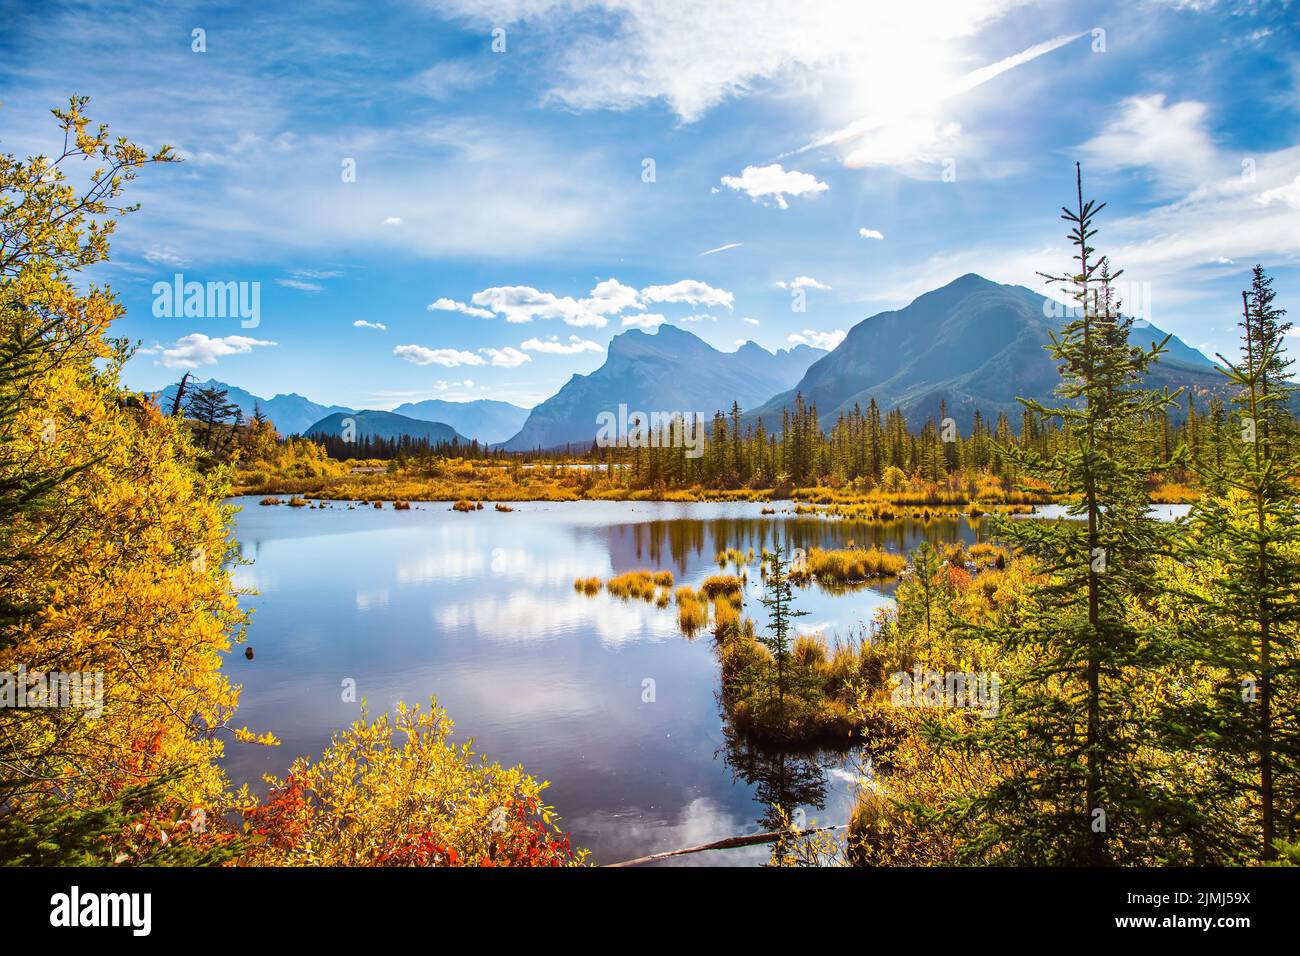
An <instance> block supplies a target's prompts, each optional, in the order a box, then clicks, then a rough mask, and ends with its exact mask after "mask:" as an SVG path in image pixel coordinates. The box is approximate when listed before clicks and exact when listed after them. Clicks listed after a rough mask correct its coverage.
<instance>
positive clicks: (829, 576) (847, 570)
mask: <svg viewBox="0 0 1300 956" xmlns="http://www.w3.org/2000/svg"><path fill="white" fill-rule="evenodd" d="M905 567H907V558H905V557H903V555H901V554H892V553H890V552H888V551H881V550H880V549H879V548H845V549H823V548H812V549H810V550H809V551H808V555H807V558H806V560H805V561H804V563H803V564H801V565H799V566H798V567H792V568H791V569H790V580H792V581H797V582H801V583H802V582H805V581H808V580H809V579H811V578H817V579H818V580H819V581H820V582H822V583H824V584H825V583H830V584H851V583H855V582H858V581H870V580H872V579H875V578H885V577H892V576H893V575H896V574H901V573H902V571H903V569H904V568H905Z"/></svg>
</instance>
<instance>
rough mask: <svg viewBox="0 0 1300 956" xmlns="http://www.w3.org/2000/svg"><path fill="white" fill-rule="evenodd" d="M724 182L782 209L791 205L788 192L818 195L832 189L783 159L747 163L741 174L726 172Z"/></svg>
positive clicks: (757, 199) (747, 194)
mask: <svg viewBox="0 0 1300 956" xmlns="http://www.w3.org/2000/svg"><path fill="white" fill-rule="evenodd" d="M722 185H724V186H726V187H727V188H728V189H734V190H736V191H737V192H743V193H744V194H745V195H746V196H748V197H749V198H750V199H752V200H754V202H765V201H766V200H767V198H768V197H772V201H773V202H775V203H776V205H777V207H778V208H780V209H788V208H789V204H788V203H787V202H786V201H785V197H786V196H815V195H817V194H818V193H822V192H825V191H826V190H828V189H830V186H828V185H826V183H823V182H819V181H818V179H817V177H816V176H814V175H812V173H801V172H799V171H798V170H795V169H789V170H787V169H784V168H782V166H781V164H780V163H773V164H772V165H770V166H746V167H745V168H744V170H743V171H742V172H741V174H740V175H739V176H723V177H722Z"/></svg>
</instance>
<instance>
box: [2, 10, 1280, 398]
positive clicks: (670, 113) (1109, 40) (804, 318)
mask: <svg viewBox="0 0 1300 956" xmlns="http://www.w3.org/2000/svg"><path fill="white" fill-rule="evenodd" d="M277 6H278V5H274V4H264V3H257V4H253V3H233V2H232V3H197V4H194V3H186V2H183V0H178V2H166V3H150V2H137V3H130V4H122V3H115V4H108V3H94V2H86V3H63V2H58V0H43V2H33V3H23V2H21V0H19V2H13V0H11V2H9V3H7V4H6V12H5V16H4V17H3V19H2V20H0V102H2V103H3V105H2V106H0V149H2V150H4V151H5V152H12V153H16V154H18V155H22V156H26V155H32V154H36V153H46V154H50V153H52V152H54V151H55V150H56V149H57V147H58V145H59V142H60V138H59V137H58V135H57V131H56V127H55V122H54V120H53V118H52V117H51V116H50V114H49V110H50V109H51V108H52V107H55V106H57V105H60V104H63V103H66V101H67V99H68V97H69V96H71V95H73V94H79V95H86V96H89V97H91V103H90V106H89V113H90V115H91V116H92V118H93V119H94V120H95V121H97V122H101V121H102V122H105V123H107V124H109V126H110V128H111V129H112V131H113V132H114V133H115V134H121V135H124V136H127V137H129V138H130V139H132V140H133V141H135V142H138V143H140V144H141V145H143V146H146V147H148V148H156V147H158V146H160V145H162V144H163V143H170V144H172V145H174V146H175V147H176V150H177V151H178V153H179V154H180V155H181V156H182V157H183V158H184V162H182V163H178V164H173V165H167V166H156V167H152V168H149V169H146V170H145V171H144V172H143V173H142V174H141V176H140V178H139V179H138V180H137V181H136V182H135V183H133V184H132V185H131V192H130V194H129V196H128V198H129V199H133V200H135V201H138V202H140V204H141V208H140V210H139V211H138V212H136V213H134V214H133V215H131V216H130V217H128V218H127V220H126V221H124V222H123V223H122V224H121V225H120V226H119V228H118V232H117V234H116V236H115V239H114V243H113V250H112V258H111V261H110V262H107V263H104V264H101V265H99V266H96V267H95V268H94V269H93V270H91V272H90V274H89V276H88V279H89V280H91V281H95V282H98V283H106V284H108V285H110V286H111V287H112V288H113V289H114V290H115V291H116V292H117V293H118V294H119V296H120V298H121V301H122V303H123V305H124V306H125V308H126V312H125V314H124V315H123V317H122V318H121V319H119V320H118V322H117V324H116V327H115V332H116V333H117V334H119V335H122V336H125V337H127V338H129V339H131V340H133V341H138V342H139V343H140V349H139V351H138V352H137V354H136V356H135V357H134V358H133V359H132V360H131V361H130V362H129V363H128V365H127V369H126V380H127V383H128V384H129V385H131V386H132V387H135V388H140V389H148V390H154V389H160V388H162V387H163V386H165V385H167V384H168V383H170V382H173V381H176V380H177V379H179V378H180V376H181V375H182V374H184V372H185V371H186V370H190V371H193V372H194V374H195V375H197V376H198V377H199V378H201V379H203V378H209V377H211V378H218V379H221V380H222V381H225V382H228V383H231V384H233V385H238V386H240V387H242V388H246V389H248V390H249V391H251V392H253V393H255V394H259V395H265V396H270V395H273V394H276V393H281V392H298V393H300V394H303V395H306V396H307V397H309V398H311V399H313V400H315V401H318V402H322V403H325V404H335V403H336V404H342V405H348V406H351V407H357V408H381V409H391V408H393V407H395V406H396V405H398V404H400V403H402V402H406V401H417V400H420V399H425V398H435V397H436V398H444V399H450V400H458V401H462V400H469V399H475V398H494V399H501V400H505V401H511V402H514V403H516V404H520V405H525V406H531V405H533V404H536V403H537V402H539V401H542V400H543V399H545V398H546V397H548V396H550V395H551V394H553V393H554V392H555V391H556V390H557V389H558V388H559V387H560V386H562V385H563V384H564V383H565V382H566V381H568V379H569V378H570V377H571V376H572V375H573V374H575V373H577V374H586V373H589V372H591V371H592V370H594V369H595V368H597V367H599V366H600V365H601V364H602V362H603V361H604V359H605V351H606V347H607V345H608V343H609V341H610V339H611V338H612V337H613V336H615V335H617V334H619V333H621V332H625V331H627V330H628V329H631V328H641V329H645V330H647V331H651V330H653V329H654V328H655V327H656V325H657V324H659V323H662V322H665V321H667V322H670V323H673V324H675V325H679V326H680V327H682V328H686V329H688V330H690V331H692V332H694V333H695V334H697V335H699V336H700V337H701V338H703V339H704V340H705V341H707V342H709V343H710V344H711V345H714V346H715V347H717V348H720V349H723V350H726V351H730V350H734V349H735V348H736V347H737V346H738V344H739V343H741V342H743V341H745V340H753V341H755V342H757V343H759V344H760V345H762V346H763V347H765V348H768V349H771V350H775V349H778V348H789V347H790V346H791V345H792V344H797V343H800V342H806V343H808V344H811V345H815V346H819V347H827V348H828V347H833V346H834V344H836V343H837V342H838V341H839V340H840V339H841V338H842V337H843V335H844V333H845V331H847V330H848V329H850V328H851V327H852V326H853V325H855V324H856V323H857V322H860V321H862V320H863V319H865V318H867V317H868V316H871V315H873V314H875V313H877V312H881V311H884V310H887V309H893V308H899V307H901V306H903V305H906V304H907V303H908V302H910V301H911V300H912V299H913V298H915V297H916V296H917V295H920V294H922V293H924V292H926V291H928V290H930V289H934V288H937V287H939V286H941V285H943V284H945V283H947V282H949V281H951V280H952V279H954V278H956V277H958V276H960V275H963V274H965V273H967V272H977V273H979V274H981V275H984V276H986V277H988V278H990V279H993V280H996V281H999V282H1009V283H1016V284H1020V285H1025V286H1027V287H1029V288H1031V289H1035V290H1037V291H1041V292H1047V291H1048V289H1047V288H1046V287H1045V285H1044V282H1043V280H1042V279H1041V278H1040V277H1039V276H1038V275H1037V273H1038V272H1040V271H1041V272H1058V271H1062V270H1064V269H1065V268H1066V267H1067V266H1068V265H1069V259H1068V257H1069V254H1070V251H1069V248H1068V246H1067V244H1066V240H1065V232H1066V226H1065V224H1064V223H1063V222H1061V221H1060V220H1059V213H1060V207H1061V206H1062V205H1063V204H1066V203H1068V202H1070V201H1071V200H1072V199H1073V196H1074V185H1075V184H1074V163H1075V161H1079V162H1081V163H1082V164H1083V170H1084V189H1085V193H1086V194H1087V195H1088V196H1093V197H1096V198H1098V199H1101V200H1104V201H1106V202H1107V204H1108V205H1107V207H1106V209H1105V210H1104V211H1103V212H1102V214H1101V216H1100V217H1099V222H1098V225H1099V229H1100V231H1099V233H1098V235H1097V237H1096V245H1097V246H1098V248H1099V249H1100V250H1101V251H1102V252H1104V253H1106V254H1108V255H1109V256H1110V259H1111V261H1112V263H1113V264H1114V266H1115V267H1116V268H1124V269H1125V270H1126V272H1125V276H1124V279H1125V282H1126V285H1125V286H1123V287H1122V289H1124V290H1125V291H1126V292H1127V294H1126V295H1125V299H1126V301H1127V302H1128V304H1129V306H1130V307H1131V309H1132V310H1133V311H1134V312H1136V313H1137V314H1138V315H1139V316H1140V317H1142V318H1147V319H1149V320H1151V321H1152V322H1154V323H1155V324H1157V325H1158V326H1160V327H1161V328H1163V329H1164V330H1166V331H1171V332H1174V333H1175V334H1177V335H1179V336H1180V337H1181V338H1182V339H1184V340H1185V341H1186V342H1188V344H1190V345H1193V346H1195V347H1198V348H1200V349H1201V350H1202V351H1204V352H1206V353H1207V354H1209V355H1213V354H1214V353H1215V352H1223V353H1225V354H1230V353H1231V352H1232V351H1233V350H1234V349H1235V347H1236V329H1235V321H1236V316H1237V310H1238V309H1239V306H1240V290H1241V289H1242V288H1243V287H1244V285H1245V283H1246V282H1247V277H1248V272H1249V269H1250V267H1251V266H1252V265H1253V264H1254V263H1256V262H1260V263H1262V264H1264V266H1265V267H1266V268H1267V269H1269V270H1270V272H1271V273H1272V274H1273V275H1274V276H1275V277H1276V288H1277V289H1278V291H1279V300H1280V303H1281V304H1282V305H1283V306H1286V305H1288V304H1289V305H1290V306H1291V309H1292V311H1293V312H1295V313H1297V314H1300V3H1291V2H1284V0H1269V2H1266V0H1259V2H1253V3H1252V2H1236V3H1234V2H1228V0H1219V2H1214V0H1137V2H1134V0H1124V2H1117V3H1105V2H1099V3H1089V4H1084V3H1079V2H1047V0H1039V2H1028V0H909V2H907V3H902V4H900V3H894V2H889V3H875V2H868V0H844V2H841V0H818V2H815V3H814V2H768V0H750V2H726V0H712V2H709V3H699V2H686V0H440V2H436V3H434V2H428V3H423V2H416V0H395V2H392V3H389V4H383V5H381V4H373V3H356V4H353V3H341V2H332V0H317V2H313V3H312V4H310V5H307V4H303V5H293V7H292V9H291V10H288V11H284V10H279V9H276V7H277ZM177 274H180V275H181V276H183V281H185V282H198V283H216V282H234V283H241V284H245V285H242V286H240V287H239V288H242V289H243V290H245V292H246V294H247V295H248V296H249V298H248V300H247V301H248V302H249V303H250V304H251V302H252V299H251V295H252V291H253V289H254V288H256V290H257V303H258V308H257V310H256V316H255V319H241V318H240V317H238V316H228V315H227V316H222V315H214V314H210V313H208V312H207V311H204V310H200V311H201V313H202V314H197V315H196V314H190V315H186V314H185V310H184V309H181V308H173V309H168V308H167V305H168V304H170V303H167V302H164V301H162V300H163V298H164V297H163V296H162V295H161V294H160V291H159V290H160V289H161V288H162V287H164V286H167V287H170V286H171V285H172V284H173V283H174V282H175V276H176V275H177ZM254 284H256V286H254ZM250 311H251V310H250ZM1296 344H1297V345H1298V346H1300V341H1298V342H1297V343H1296Z"/></svg>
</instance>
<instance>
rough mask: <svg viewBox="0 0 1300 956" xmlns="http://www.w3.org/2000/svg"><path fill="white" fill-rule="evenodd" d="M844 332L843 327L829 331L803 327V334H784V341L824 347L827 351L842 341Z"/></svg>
mask: <svg viewBox="0 0 1300 956" xmlns="http://www.w3.org/2000/svg"><path fill="white" fill-rule="evenodd" d="M844 336H845V332H844V330H843V329H834V330H833V331H830V332H818V331H816V330H815V329H804V330H803V334H802V335H800V334H798V333H792V334H790V335H788V336H786V341H787V342H789V343H790V344H791V345H811V346H812V347H813V348H815V349H826V350H827V351H828V352H829V351H830V350H831V349H833V348H835V346H837V345H839V344H840V343H841V342H843V341H844Z"/></svg>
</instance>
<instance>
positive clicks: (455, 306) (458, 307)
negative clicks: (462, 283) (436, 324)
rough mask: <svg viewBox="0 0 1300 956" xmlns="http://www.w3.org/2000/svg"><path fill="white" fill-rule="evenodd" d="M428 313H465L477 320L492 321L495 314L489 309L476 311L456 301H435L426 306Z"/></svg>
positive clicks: (472, 307)
mask: <svg viewBox="0 0 1300 956" xmlns="http://www.w3.org/2000/svg"><path fill="white" fill-rule="evenodd" d="M426 311H428V312H435V311H436V312H463V313H464V314H465V315H472V316H474V317H475V318H476V319H490V318H492V315H493V313H492V312H491V310H489V309H476V308H474V306H472V305H466V304H465V303H464V302H457V301H456V300H455V299H445V298H444V299H434V300H433V301H432V302H430V303H429V304H428V306H426Z"/></svg>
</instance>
